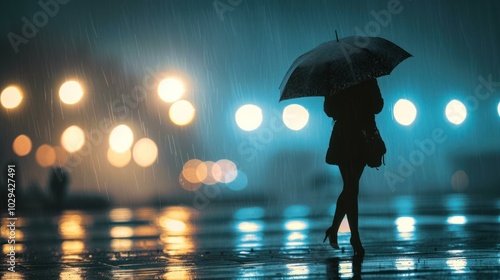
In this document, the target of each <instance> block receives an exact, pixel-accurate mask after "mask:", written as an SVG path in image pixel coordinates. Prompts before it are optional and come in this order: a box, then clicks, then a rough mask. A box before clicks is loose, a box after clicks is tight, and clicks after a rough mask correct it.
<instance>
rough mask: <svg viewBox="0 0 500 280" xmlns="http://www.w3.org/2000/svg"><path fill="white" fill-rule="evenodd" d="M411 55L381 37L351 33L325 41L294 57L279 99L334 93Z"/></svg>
mask: <svg viewBox="0 0 500 280" xmlns="http://www.w3.org/2000/svg"><path fill="white" fill-rule="evenodd" d="M411 56H412V55H411V54H409V53H408V52H406V51H405V50H403V49H402V48H400V47H399V46H397V45H396V44H394V43H392V42H390V41H388V40H386V39H383V38H380V37H365V36H352V37H346V38H343V39H341V40H339V39H338V38H337V40H336V41H329V42H325V43H323V44H321V45H319V46H318V47H316V48H314V49H312V50H310V51H308V52H307V53H305V54H303V55H301V56H300V57H299V58H297V59H296V60H295V61H294V63H293V64H292V66H291V67H290V69H289V70H288V71H287V73H286V75H285V78H284V79H283V82H282V83H281V85H280V91H281V97H280V101H282V100H286V99H291V98H298V97H307V96H325V95H327V94H328V95H332V94H334V93H336V92H339V91H341V90H343V89H346V88H348V87H351V86H354V85H356V84H359V83H361V82H363V81H366V80H368V79H372V78H377V77H380V76H384V75H389V74H390V73H391V72H392V70H393V69H394V68H395V67H396V66H397V65H398V64H399V63H400V62H401V61H403V60H405V59H407V58H408V57H411Z"/></svg>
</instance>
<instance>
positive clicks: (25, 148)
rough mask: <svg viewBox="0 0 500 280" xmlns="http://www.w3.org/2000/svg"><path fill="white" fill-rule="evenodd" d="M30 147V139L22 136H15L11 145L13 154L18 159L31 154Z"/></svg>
mask: <svg viewBox="0 0 500 280" xmlns="http://www.w3.org/2000/svg"><path fill="white" fill-rule="evenodd" d="M31 147H32V144H31V139H30V138H29V137H28V136H26V135H24V134H21V135H19V136H17V137H16V139H14V142H13V143H12V149H13V150H14V153H16V155H18V156H20V157H23V156H25V155H27V154H29V153H30V152H31Z"/></svg>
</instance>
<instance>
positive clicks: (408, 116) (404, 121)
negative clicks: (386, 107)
mask: <svg viewBox="0 0 500 280" xmlns="http://www.w3.org/2000/svg"><path fill="white" fill-rule="evenodd" d="M394 118H395V119H396V121H397V122H398V123H399V124H401V125H405V126H408V125H411V124H412V123H413V122H414V121H415V119H416V118H417V108H416V107H415V105H413V103H412V102H411V101H409V100H408V99H399V100H398V101H397V102H396V104H394Z"/></svg>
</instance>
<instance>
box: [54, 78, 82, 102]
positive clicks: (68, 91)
mask: <svg viewBox="0 0 500 280" xmlns="http://www.w3.org/2000/svg"><path fill="white" fill-rule="evenodd" d="M82 97H83V89H82V86H80V84H79V83H78V82H75V81H69V82H66V83H64V84H63V85H62V86H61V88H59V98H61V101H62V102H63V103H65V104H70V105H71V104H75V103H78V101H80V100H81V99H82Z"/></svg>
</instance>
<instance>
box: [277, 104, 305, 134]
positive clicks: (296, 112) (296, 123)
mask: <svg viewBox="0 0 500 280" xmlns="http://www.w3.org/2000/svg"><path fill="white" fill-rule="evenodd" d="M308 121H309V112H308V111H307V110H306V108H304V107H302V106H300V105H298V104H291V105H288V106H286V108H285V109H284V110H283V123H285V125H286V126H287V127H288V128H290V129H291V130H301V129H302V128H304V127H305V126H306V125H307V122H308Z"/></svg>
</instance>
